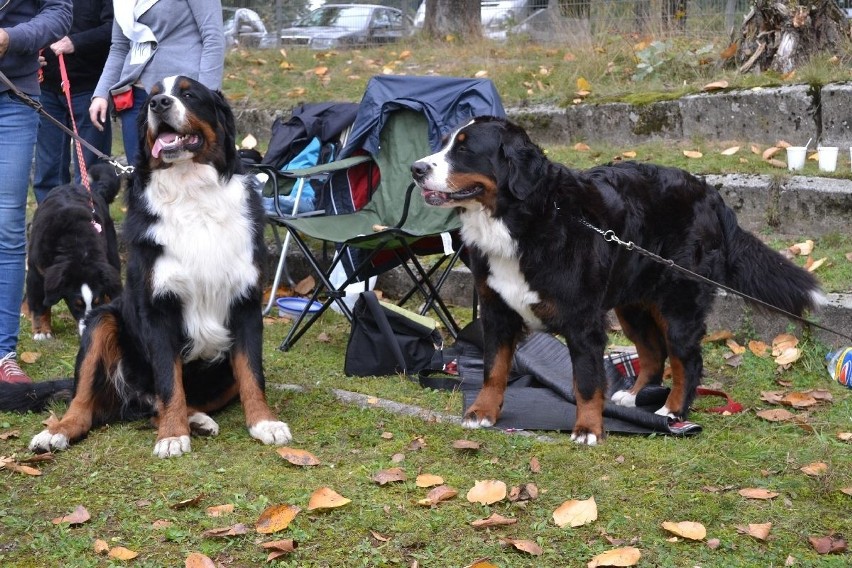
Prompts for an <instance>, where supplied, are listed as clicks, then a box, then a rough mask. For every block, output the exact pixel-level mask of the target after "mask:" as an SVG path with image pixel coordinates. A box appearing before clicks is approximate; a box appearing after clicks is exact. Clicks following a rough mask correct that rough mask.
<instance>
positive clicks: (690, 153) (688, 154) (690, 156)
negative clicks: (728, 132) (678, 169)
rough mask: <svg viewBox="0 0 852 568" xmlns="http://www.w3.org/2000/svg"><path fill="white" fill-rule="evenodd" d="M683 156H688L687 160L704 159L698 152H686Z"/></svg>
mask: <svg viewBox="0 0 852 568" xmlns="http://www.w3.org/2000/svg"><path fill="white" fill-rule="evenodd" d="M683 155H684V156H686V157H687V158H692V159H696V158H702V157H704V154H702V153H701V152H699V151H698V150H684V151H683Z"/></svg>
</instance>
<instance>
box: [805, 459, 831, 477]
mask: <svg viewBox="0 0 852 568" xmlns="http://www.w3.org/2000/svg"><path fill="white" fill-rule="evenodd" d="M799 471H801V472H802V473H804V474H805V475H809V476H811V477H820V476H822V475H825V474H826V473H827V472H828V464H827V463H825V462H813V463H809V464H808V465H806V466H803V467H800V468H799Z"/></svg>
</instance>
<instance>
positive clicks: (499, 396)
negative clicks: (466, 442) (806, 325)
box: [411, 117, 824, 445]
mask: <svg viewBox="0 0 852 568" xmlns="http://www.w3.org/2000/svg"><path fill="white" fill-rule="evenodd" d="M411 171H412V174H413V176H414V180H415V181H416V182H417V184H418V185H419V187H420V188H421V191H422V194H423V197H424V199H425V200H426V202H427V203H429V204H431V205H434V206H438V207H458V208H459V210H460V216H461V220H462V228H461V234H462V239H463V241H464V243H465V244H466V245H467V246H468V247H469V250H470V253H471V270H472V272H473V276H474V279H475V285H476V290H477V292H478V293H479V301H480V304H481V317H482V326H483V331H484V346H485V349H484V351H485V353H484V358H485V374H484V376H485V383H484V386H483V387H482V389H481V391H480V392H479V395H478V397H477V399H476V400H475V401H474V404H472V405H471V406H470V407H469V409H468V411H467V412H466V414H465V416H464V424H465V426H467V427H470V428H478V427H488V426H492V425H494V424H495V423H497V420H498V417H499V415H500V408H501V406H502V404H503V397H504V391H505V389H506V380H507V374H508V372H509V370H510V368H511V365H512V356H513V353H514V351H515V346H516V345H517V343H518V341H519V340H520V339H521V338H522V335H523V334H524V333H525V331H526V330H531V329H532V330H546V331H548V332H552V333H558V334H560V335H562V336H563V337H564V338H565V340H566V342H567V345H568V347H569V349H570V351H571V357H572V362H573V372H574V377H573V381H574V392H575V395H576V398H577V420H576V423H575V426H574V430H573V433H572V435H571V437H572V439H573V440H575V441H576V442H578V443H581V444H588V445H595V444H596V443H598V441H599V440H600V439H601V437H602V435H603V434H604V432H603V417H602V412H603V407H604V397H605V394H604V393H605V392H606V379H605V375H604V349H605V347H606V345H607V323H608V322H607V313H608V311H609V310H612V309H614V310H615V314H616V316H617V317H618V320H619V322H620V323H621V328H622V330H623V331H624V334H625V335H626V336H627V337H628V338H629V339H630V340H631V341H633V342H634V344H635V345H636V348H637V351H638V355H639V361H640V374H639V376H638V378H637V380H636V383H635V385H634V386H633V387H632V388H631V389H629V390H622V391H618V392H616V393H615V394H614V395H613V396H612V400H613V402H615V403H616V404H620V405H623V406H634V405H635V401H636V395H637V394H638V393H639V391H640V390H641V389H642V388H643V387H645V386H646V385H649V384H659V383H660V382H661V381H662V376H663V372H664V368H665V362H666V359H667V358H668V362H669V365H670V366H671V375H672V389H671V391H670V393H669V395H668V398H667V400H666V402H665V404H664V406H663V407H662V408H660V409H659V411H657V413H658V414H661V415H664V416H669V417H671V418H672V419H673V420H675V419H677V420H680V419H683V418H685V417H686V414H687V412H688V410H689V407H690V404H691V403H692V401H693V398H694V397H695V394H696V389H697V387H698V385H699V382H700V379H701V375H702V370H703V362H702V355H701V339H702V337H703V336H704V334H705V330H706V326H705V318H706V316H707V313H708V312H709V310H710V308H711V305H712V302H713V298H714V295H715V289H714V287H713V286H711V285H708V284H705V283H702V282H700V281H697V280H695V279H692V278H691V277H689V276H686V275H683V274H681V273H680V272H678V271H676V270H674V269H672V268H671V267H670V266H666V265H664V264H661V263H658V262H655V261H654V260H652V259H649V258H647V257H645V256H643V255H641V254H639V253H638V252H636V251H635V250H628V249H627V248H626V247H622V246H618V245H617V244H615V243H612V242H608V241H607V240H606V239H605V238H604V235H603V234H602V233H604V232H607V231H612V232H613V233H614V235H615V236H617V237H618V238H619V239H621V240H622V241H624V242H632V243H634V246H635V245H638V246H639V247H642V248H644V249H646V250H648V251H650V252H652V253H654V254H656V255H659V256H661V257H663V258H665V259H669V260H672V261H674V262H675V263H677V264H678V265H679V266H681V267H683V268H686V269H688V270H691V271H693V272H695V273H697V274H699V275H701V276H704V277H706V278H710V279H712V280H714V281H716V282H719V283H722V284H724V285H726V286H729V287H731V288H733V289H736V290H738V291H740V292H743V293H745V294H748V295H749V296H752V297H754V298H756V299H758V300H761V301H764V302H767V303H768V304H771V305H772V306H776V307H778V308H781V309H783V310H786V311H787V312H790V313H793V314H797V315H800V314H802V313H803V312H805V311H806V310H811V309H814V308H816V307H817V305H819V304H820V303H822V302H823V301H824V296H823V295H822V293H821V292H820V289H819V286H818V284H817V282H816V280H815V278H814V277H813V276H812V275H811V274H810V273H809V272H807V271H805V270H803V269H801V268H799V267H797V266H796V265H795V264H793V263H792V262H790V261H788V260H786V259H785V258H783V257H782V256H781V255H780V254H778V253H776V252H775V251H773V250H771V249H770V248H768V247H767V246H765V245H764V244H763V243H762V242H761V241H760V240H758V239H757V238H756V237H755V236H754V235H752V234H750V233H748V232H746V231H745V230H743V229H742V228H741V227H740V226H739V225H738V224H737V220H736V216H735V214H734V212H733V211H732V210H731V209H729V208H728V207H727V206H726V205H725V203H724V202H723V200H722V197H721V196H720V194H719V192H718V191H717V190H716V189H715V188H713V187H711V186H710V185H708V184H707V183H705V182H704V181H702V180H700V179H698V178H696V177H695V176H692V175H690V174H689V173H687V172H685V171H683V170H679V169H674V168H667V167H661V166H655V165H651V164H644V163H636V162H619V163H613V164H609V165H604V166H599V167H594V168H591V169H589V170H585V171H578V170H574V169H571V168H568V167H566V166H564V165H560V164H557V163H554V162H551V161H550V160H548V159H547V157H546V156H545V154H544V152H543V151H542V150H541V148H539V147H538V146H537V145H535V144H534V143H533V142H532V141H531V140H530V139H529V137H528V135H527V134H526V132H524V131H523V129H521V128H520V127H518V126H517V125H514V124H512V123H511V122H509V121H506V120H502V119H497V118H491V117H479V118H476V119H474V120H472V121H471V122H470V123H469V124H467V125H465V126H463V127H461V128H460V129H458V130H457V131H456V132H455V133H454V134H453V135H452V136H450V137H449V140H448V142H447V143H446V145H445V146H444V147H443V148H442V149H441V150H440V151H439V152H437V153H436V154H433V155H431V156H427V157H425V158H423V159H422V160H419V161H417V162H416V163H414V164H413V165H412V166H411ZM590 225H591V226H593V227H594V228H592V227H590ZM595 229H599V230H600V231H601V232H598V231H597V230H595ZM610 234H612V233H610Z"/></svg>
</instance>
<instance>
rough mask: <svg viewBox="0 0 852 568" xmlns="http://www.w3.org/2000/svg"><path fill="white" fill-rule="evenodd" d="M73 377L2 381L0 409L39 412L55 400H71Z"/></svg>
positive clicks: (4, 410)
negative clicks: (39, 380)
mask: <svg viewBox="0 0 852 568" xmlns="http://www.w3.org/2000/svg"><path fill="white" fill-rule="evenodd" d="M73 389H74V381H73V379H56V380H53V381H42V382H39V383H0V411H3V412H30V411H32V412H38V411H40V410H44V409H45V408H47V406H48V405H49V404H51V403H52V402H54V401H69V400H71V395H72V394H73Z"/></svg>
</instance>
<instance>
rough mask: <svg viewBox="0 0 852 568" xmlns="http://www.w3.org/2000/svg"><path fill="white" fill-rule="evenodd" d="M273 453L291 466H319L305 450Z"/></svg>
mask: <svg viewBox="0 0 852 568" xmlns="http://www.w3.org/2000/svg"><path fill="white" fill-rule="evenodd" d="M312 288H313V286H312ZM275 451H276V452H278V455H279V456H281V457H282V458H284V459H285V460H287V461H288V462H290V463H291V464H293V465H302V466H311V465H319V464H320V461H319V460H318V459H317V457H316V456H315V455H314V454H312V453H311V452H309V451H307V450H300V449H298V448H289V447H287V446H283V447H281V448H278V449H276V450H275Z"/></svg>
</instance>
